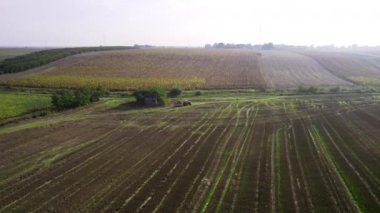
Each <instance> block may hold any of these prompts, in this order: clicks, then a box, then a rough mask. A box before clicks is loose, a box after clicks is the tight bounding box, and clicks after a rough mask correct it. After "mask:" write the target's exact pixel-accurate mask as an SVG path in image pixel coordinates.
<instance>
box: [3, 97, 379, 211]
mask: <svg viewBox="0 0 380 213" xmlns="http://www.w3.org/2000/svg"><path fill="white" fill-rule="evenodd" d="M213 96H214V97H213V99H210V98H201V97H200V98H195V97H194V106H192V107H183V108H172V107H165V108H152V109H140V110H138V109H128V110H127V109H125V108H123V107H122V106H118V103H122V100H117V99H107V100H103V101H102V102H100V103H97V104H95V105H92V106H88V107H84V108H80V109H77V110H72V111H66V112H64V113H58V114H55V115H50V116H48V117H45V118H39V119H34V120H29V121H24V122H21V123H18V124H10V125H7V126H4V127H1V128H0V212H45V211H54V212H115V211H117V212H358V211H362V212H378V211H379V210H380V200H379V199H380V198H379V197H380V166H379V165H380V144H379V141H380V131H379V129H380V96H379V95H376V94H371V95H366V94H360V95H355V94H346V95H321V96H307V97H302V96H291V97H286V96H267V95H252V94H250V93H249V92H246V93H244V94H240V93H239V94H233V93H231V94H229V95H228V96H223V97H222V96H221V97H219V98H218V97H215V96H217V95H216V94H215V95H213ZM211 100H214V101H211Z"/></svg>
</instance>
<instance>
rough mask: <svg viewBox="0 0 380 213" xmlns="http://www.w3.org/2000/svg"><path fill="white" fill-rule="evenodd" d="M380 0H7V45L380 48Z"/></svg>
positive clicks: (0, 34)
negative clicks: (354, 45)
mask: <svg viewBox="0 0 380 213" xmlns="http://www.w3.org/2000/svg"><path fill="white" fill-rule="evenodd" d="M379 2H380V1H378V0H312V1H308V0H257V1H256V0H231V1H226V0H0V27H1V28H0V46H94V45H96V46H98V45H133V44H136V43H137V44H152V45H167V46H203V45H204V44H206V43H214V42H226V43H252V44H257V43H263V42H274V43H284V44H296V45H312V44H314V45H328V44H335V45H338V46H341V45H350V44H359V45H379V44H380V23H379V21H380V3H379Z"/></svg>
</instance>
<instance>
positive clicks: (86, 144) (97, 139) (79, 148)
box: [0, 130, 113, 211]
mask: <svg viewBox="0 0 380 213" xmlns="http://www.w3.org/2000/svg"><path fill="white" fill-rule="evenodd" d="M112 132H113V130H111V131H109V132H107V133H105V134H103V135H101V136H99V137H98V138H96V139H93V140H90V141H88V142H86V143H83V145H82V144H81V145H79V147H77V148H76V149H73V150H68V151H72V152H68V153H66V156H67V155H70V154H73V153H74V152H77V151H79V150H81V149H83V148H84V147H86V146H88V145H90V144H92V143H95V142H97V141H99V140H101V139H102V138H104V137H107V136H108V135H110V134H111V133H112ZM63 157H64V156H62V158H61V159H63ZM61 159H57V160H61ZM63 163H64V162H63ZM84 163H85V162H82V163H81V164H80V165H83V164H84ZM78 166H79V165H77V166H76V167H78ZM73 169H74V168H72V169H70V171H71V170H73ZM62 175H63V174H61V175H60V176H62ZM33 177H34V176H29V177H28V178H26V179H24V180H22V181H19V182H17V183H16V184H21V183H22V182H26V183H27V184H31V183H30V182H29V181H28V180H29V179H30V178H33ZM50 183H51V181H49V182H48V184H50ZM13 188H14V187H13ZM18 189H20V190H22V187H21V188H19V187H18ZM16 192H17V190H16V191H15V190H12V193H16ZM32 192H33V191H29V192H28V193H26V194H24V195H23V196H21V197H18V199H17V200H16V201H17V202H18V201H19V200H21V199H24V198H25V197H27V196H28V195H30V194H31V193H32ZM12 193H11V194H8V195H7V196H12ZM35 196H36V195H35ZM16 201H14V202H12V203H10V204H9V205H7V206H5V207H2V208H1V209H0V211H2V210H3V209H4V208H9V207H11V206H12V205H14V204H15V203H16Z"/></svg>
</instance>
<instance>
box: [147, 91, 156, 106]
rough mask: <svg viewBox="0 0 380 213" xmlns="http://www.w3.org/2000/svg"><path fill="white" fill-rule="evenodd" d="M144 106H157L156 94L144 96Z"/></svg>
mask: <svg viewBox="0 0 380 213" xmlns="http://www.w3.org/2000/svg"><path fill="white" fill-rule="evenodd" d="M144 104H145V105H150V106H152V105H157V104H158V101H157V94H156V93H153V92H151V93H146V94H144Z"/></svg>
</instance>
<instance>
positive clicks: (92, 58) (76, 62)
mask: <svg viewBox="0 0 380 213" xmlns="http://www.w3.org/2000/svg"><path fill="white" fill-rule="evenodd" d="M0 84H2V85H10V86H27V87H48V88H52V87H55V88H73V87H81V86H84V85H92V86H94V85H95V86H96V85H101V86H103V87H106V88H108V89H113V90H130V89H137V88H143V87H154V86H161V87H164V88H171V87H173V86H179V87H182V88H186V89H193V88H206V89H238V88H240V89H245V88H250V89H261V88H280V89H281V88H296V87H298V86H299V85H319V86H321V87H325V86H327V87H332V86H343V87H352V86H355V85H359V86H363V85H364V86H366V85H372V86H379V85H380V56H379V54H378V53H377V52H334V51H311V50H310V51H301V50H299V51H260V52H255V51H253V50H244V49H196V48H187V49H185V48H182V49H181V48H166V49H165V48H151V49H129V50H113V51H104V52H91V53H84V54H77V55H73V56H69V57H66V58H63V59H61V60H58V61H55V62H52V63H50V64H47V65H44V66H41V67H37V68H34V69H30V70H28V71H25V72H21V73H17V74H6V75H0Z"/></svg>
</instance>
